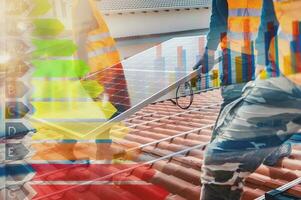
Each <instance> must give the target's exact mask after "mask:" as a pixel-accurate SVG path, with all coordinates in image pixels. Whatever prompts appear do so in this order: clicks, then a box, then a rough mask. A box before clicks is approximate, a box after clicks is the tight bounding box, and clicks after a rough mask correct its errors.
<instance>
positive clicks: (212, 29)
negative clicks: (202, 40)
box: [194, 0, 228, 73]
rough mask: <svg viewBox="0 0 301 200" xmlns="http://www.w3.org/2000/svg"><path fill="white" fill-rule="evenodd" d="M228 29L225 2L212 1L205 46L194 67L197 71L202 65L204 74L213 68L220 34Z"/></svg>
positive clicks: (223, 0)
mask: <svg viewBox="0 0 301 200" xmlns="http://www.w3.org/2000/svg"><path fill="white" fill-rule="evenodd" d="M227 27H228V3H227V0H213V1H212V13H211V18H210V26H209V32H208V34H207V44H206V47H205V52H204V54H203V55H202V58H201V59H200V60H199V62H198V63H197V64H196V65H195V66H194V69H198V68H199V67H200V66H201V65H204V66H203V67H205V68H206V69H205V70H202V71H203V72H204V73H206V72H208V71H210V70H211V69H212V67H213V62H214V53H215V51H216V49H217V47H218V45H219V43H220V41H221V36H222V34H224V33H226V32H227Z"/></svg>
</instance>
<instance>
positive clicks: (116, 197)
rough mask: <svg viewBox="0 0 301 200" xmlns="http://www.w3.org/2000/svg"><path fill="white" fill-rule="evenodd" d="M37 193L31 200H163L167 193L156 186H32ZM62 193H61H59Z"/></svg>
mask: <svg viewBox="0 0 301 200" xmlns="http://www.w3.org/2000/svg"><path fill="white" fill-rule="evenodd" d="M32 187H33V189H34V190H35V191H36V192H37V195H36V196H34V198H33V200H42V199H44V200H46V199H49V198H51V196H53V197H54V196H56V197H57V198H64V199H72V200H80V199H89V200H99V199H102V200H141V197H143V200H154V199H156V200H164V199H166V197H167V196H168V195H169V192H168V191H166V190H165V189H163V188H162V187H160V186H157V185H150V184H147V183H144V184H143V183H142V184H134V183H132V184H126V183H122V184H120V185H81V186H80V187H79V186H77V185H32ZM61 191H62V192H61Z"/></svg>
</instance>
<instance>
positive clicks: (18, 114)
mask: <svg viewBox="0 0 301 200" xmlns="http://www.w3.org/2000/svg"><path fill="white" fill-rule="evenodd" d="M29 111H30V110H29V108H28V107H27V106H26V105H24V104H23V103H22V102H7V103H6V106H5V118H6V119H21V118H23V117H24V116H25V115H26V114H27V113H28V112H29Z"/></svg>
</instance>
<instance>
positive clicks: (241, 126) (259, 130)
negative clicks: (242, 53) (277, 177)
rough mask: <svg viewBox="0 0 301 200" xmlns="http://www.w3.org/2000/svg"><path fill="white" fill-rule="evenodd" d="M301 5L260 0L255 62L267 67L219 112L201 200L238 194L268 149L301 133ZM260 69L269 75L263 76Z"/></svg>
mask: <svg viewBox="0 0 301 200" xmlns="http://www.w3.org/2000/svg"><path fill="white" fill-rule="evenodd" d="M300 7H301V2H300V1H276V0H275V1H274V2H273V0H264V1H263V8H262V12H261V25H260V30H259V33H262V34H261V35H259V36H258V38H259V39H257V40H256V46H257V47H256V49H257V50H258V65H261V64H262V63H260V62H262V60H263V61H264V65H265V64H267V66H265V67H264V68H263V69H261V70H258V76H257V78H256V80H255V81H254V82H249V83H248V84H247V85H246V86H245V88H244V91H243V94H242V96H241V97H240V98H238V99H237V100H235V101H234V102H232V103H230V104H228V105H227V106H226V107H225V108H224V109H223V111H222V112H221V114H220V116H219V119H218V121H217V124H216V128H215V131H216V132H217V137H216V138H215V139H214V141H213V142H212V143H210V144H209V145H208V146H207V149H206V152H205V155H204V163H203V167H202V178H201V179H202V183H203V187H202V197H201V199H203V200H211V199H212V200H238V199H240V198H241V194H242V188H243V183H244V180H245V178H246V177H247V176H248V175H249V174H251V173H253V172H254V171H255V170H256V169H257V168H258V167H259V166H260V165H261V164H262V163H263V162H264V161H265V160H266V159H267V158H269V157H270V156H271V155H272V154H275V155H274V157H277V156H278V158H279V157H281V155H282V154H287V152H289V151H290V150H289V146H288V145H287V146H283V144H284V142H286V141H287V140H288V139H289V138H290V137H291V136H292V134H294V133H300V130H301V70H300V66H301V65H300V64H301V63H300V60H299V55H300V53H299V52H300V48H299V47H300V41H298V40H299V39H298V38H300V33H298V30H300V29H299V27H298V26H299V24H300V21H301V14H300ZM274 8H275V9H274ZM276 16H277V18H276ZM278 24H279V26H280V30H281V31H280V32H279V33H278V34H276V33H277V26H278ZM271 29H274V30H271ZM273 34H274V36H272V37H271V35H273ZM275 34H276V35H275ZM263 35H264V38H260V37H261V36H263ZM279 46H281V48H278V47H279ZM262 58H263V59H262ZM262 74H270V75H271V76H270V77H267V78H266V79H264V80H263V79H262V78H261V76H262ZM281 145H282V147H285V148H279V147H280V146H281ZM275 152H276V153H275Z"/></svg>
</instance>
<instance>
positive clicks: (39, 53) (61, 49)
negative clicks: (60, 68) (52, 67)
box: [32, 39, 77, 57]
mask: <svg viewBox="0 0 301 200" xmlns="http://www.w3.org/2000/svg"><path fill="white" fill-rule="evenodd" d="M32 44H33V45H34V46H35V47H36V50H35V51H34V52H33V53H32V55H33V56H34V57H49V56H72V55H73V53H74V52H75V51H76V49H77V46H76V45H75V44H74V42H73V41H72V40H46V39H45V40H38V39H34V40H32Z"/></svg>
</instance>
